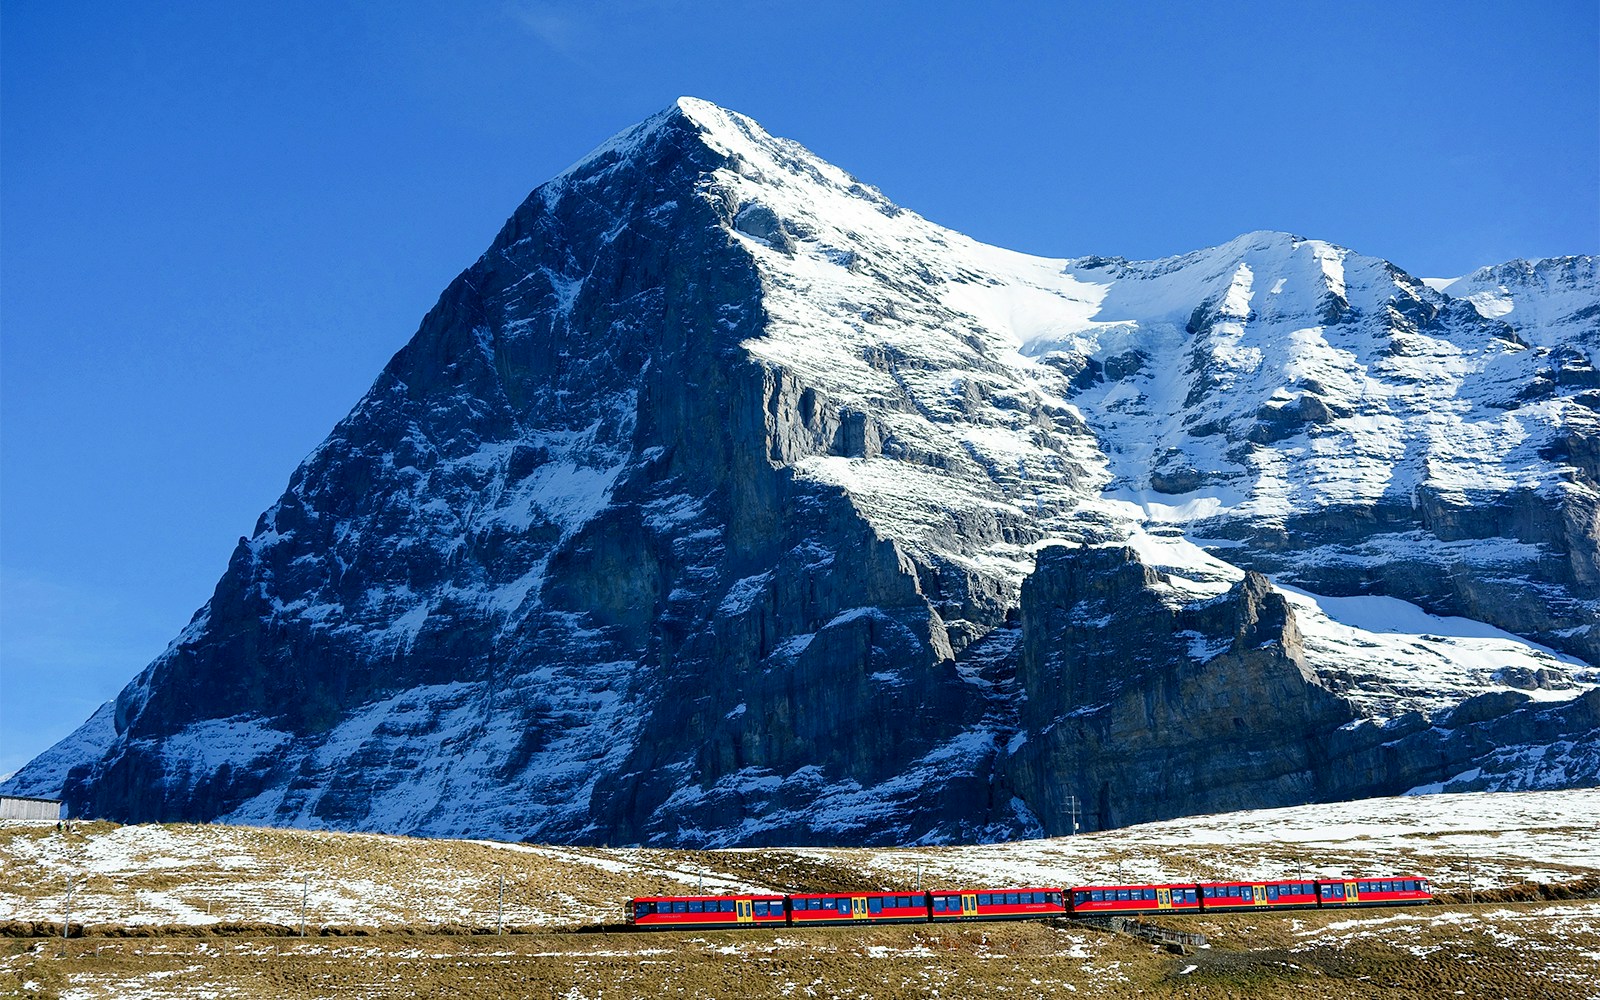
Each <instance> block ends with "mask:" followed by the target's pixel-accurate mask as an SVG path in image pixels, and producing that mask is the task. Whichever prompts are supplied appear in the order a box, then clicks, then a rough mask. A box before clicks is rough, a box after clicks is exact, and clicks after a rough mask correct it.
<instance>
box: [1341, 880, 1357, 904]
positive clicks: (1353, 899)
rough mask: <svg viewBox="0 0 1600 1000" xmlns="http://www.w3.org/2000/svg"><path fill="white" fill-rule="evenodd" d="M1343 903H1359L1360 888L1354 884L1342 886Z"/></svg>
mask: <svg viewBox="0 0 1600 1000" xmlns="http://www.w3.org/2000/svg"><path fill="white" fill-rule="evenodd" d="M1344 901H1345V902H1346V903H1359V902H1361V892H1360V886H1358V885H1357V884H1356V883H1354V882H1346V883H1345V884H1344Z"/></svg>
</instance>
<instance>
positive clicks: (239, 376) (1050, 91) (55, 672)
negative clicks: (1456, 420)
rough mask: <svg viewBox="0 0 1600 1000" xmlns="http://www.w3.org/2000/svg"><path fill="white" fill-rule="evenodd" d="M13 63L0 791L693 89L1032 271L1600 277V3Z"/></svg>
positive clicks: (155, 18) (106, 9) (415, 37)
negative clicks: (472, 272) (629, 133)
mask: <svg viewBox="0 0 1600 1000" xmlns="http://www.w3.org/2000/svg"><path fill="white" fill-rule="evenodd" d="M1135 6H1138V7H1139V8H1140V12H1136V13H1127V12H1125V11H1124V10H1123V9H1122V8H1125V7H1135ZM0 47H3V52H0V773H5V772H7V771H10V770H12V769H14V768H16V767H17V766H19V765H20V764H22V763H23V762H24V761H25V760H26V759H28V758H29V757H31V756H32V755H33V754H35V753H37V752H38V751H40V750H42V749H44V748H45V747H46V746H47V745H49V744H50V743H51V742H53V741H54V740H56V739H58V738H60V737H61V736H63V735H65V734H66V733H67V732H69V731H70V730H71V729H72V728H73V727H74V726H76V725H77V723H78V722H79V721H81V720H82V719H83V718H84V717H85V716H87V715H88V714H89V713H90V712H91V711H92V710H93V709H94V707H95V706H96V705H97V704H99V703H100V702H101V701H103V700H105V699H107V698H109V697H111V696H112V695H114V694H115V692H116V691H117V690H118V689H119V688H120V687H121V686H122V685H123V684H124V683H125V682H126V681H127V680H128V679H129V678H131V677H132V676H133V675H134V674H135V673H136V672H137V671H138V670H139V669H140V668H142V667H143V666H144V665H145V664H146V663H147V662H148V661H149V660H150V659H151V658H152V657H153V656H154V655H155V654H156V653H158V652H159V651H160V650H161V649H162V648H163V647H164V646H165V644H166V642H167V641H168V640H169V639H170V638H171V637H172V636H173V635H174V634H175V633H176V632H177V631H178V629H179V628H181V627H182V625H183V624H184V623H185V622H186V621H187V620H188V618H189V616H190V614H191V613H192V612H193V611H194V610H195V609H196V608H198V607H199V606H200V605H201V604H202V603H203V602H204V601H205V600H206V599H207V598H208V597H209V596H210V593H211V589H212V587H213V586H214V584H215V582H216V580H217V578H218V577H219V576H220V575H221V573H222V570H223V569H224V568H225V565H226V561H227V558H228V554H229V552H230V550H231V548H232V546H233V544H234V542H235V540H236V539H237V538H238V536H240V535H241V534H247V533H249V532H250V531H251V528H252V526H253V524H254V522H255V518H256V515H257V514H258V513H259V512H260V511H261V510H262V509H263V508H265V507H267V506H268V505H269V504H271V503H272V501H273V500H274V499H275V498H276V496H277V495H278V493H279V492H280V491H281V490H282V488H283V487H284V485H285V484H286V482H287V480H288V477H289V474H290V472H291V471H292V470H293V468H294V466H295V465H296V464H297V463H298V462H299V461H300V459H301V458H302V457H304V455H305V454H306V453H307V452H309V451H310V450H311V449H312V448H313V447H314V446H315V445H316V444H317V442H318V441H320V440H321V439H322V437H323V436H324V435H325V434H326V433H327V431H328V430H329V429H330V428H331V427H332V426H333V424H334V422H335V421H336V420H337V419H338V418H339V417H340V416H342V415H343V414H344V413H345V412H346V411H347V410H348V409H349V408H350V406H351V405H352V404H353V403H354V402H355V401H356V399H357V398H358V397H359V396H360V395H361V393H362V392H363V391H364V390H365V389H366V387H367V386H368V384H369V383H370V382H371V380H372V379H373V377H374V376H375V375H376V374H377V372H378V370H379V369H380V368H381V367H382V365H383V363H384V362H385V361H386V360H387V359H388V357H389V356H390V355H391V354H392V353H393V352H394V351H395V350H397V349H398V348H399V347H400V346H401V345H402V344H403V343H404V342H405V341H406V339H407V338H408V337H409V336H410V335H411V333H412V331H413V330H414V329H415V328H416V324H417V322H418V320H419V319H420V318H421V316H422V314H423V312H424V311H425V310H426V309H427V308H428V307H429V306H430V305H431V304H432V303H433V301H434V299H435V297H436V296H437V295H438V293H439V292H440V291H441V290H442V289H443V288H444V286H445V284H446V283H447V282H448V281H449V280H450V279H451V278H452V277H453V276H454V275H455V274H456V272H458V271H459V270H461V269H462V268H463V267H465V266H466V265H467V264H469V263H470V262H471V261H472V260H473V259H474V258H475V257H476V256H477V255H478V254H479V253H480V252H481V251H482V250H483V249H484V248H485V247H486V246H487V245H488V242H489V240H490V239H491V238H492V237H493V235H494V233H495V231H496V230H497V229H498V227H499V226H500V223H501V222H502V221H503V220H504V218H505V217H506V216H507V215H508V214H510V212H511V210H512V208H514V207H515V206H516V204H517V203H518V202H519V201H520V200H521V199H522V198H523V197H524V196H525V195H526V194H527V192H528V191H529V190H530V189H532V188H533V187H534V186H536V185H537V184H539V183H540V182H541V181H543V180H544V179H546V178H548V177H549V176H550V175H552V174H554V173H555V172H557V171H559V170H560V169H562V168H563V167H564V166H566V165H567V164H568V163H570V162H571V161H573V160H575V159H577V158H578V157H579V156H580V155H582V154H583V153H584V152H585V151H587V150H588V149H589V148H590V147H592V146H594V145H595V144H597V143H598V142H600V141H601V140H603V139H604V138H606V137H607V136H608V135H610V134H611V133H613V132H616V131H618V130H620V129H622V128H623V127H625V126H627V125H629V124H631V123H633V122H635V121H637V120H639V119H641V118H643V117H645V116H647V115H649V114H651V113H653V112H655V111H657V110H659V109H661V108H663V107H665V106H666V105H667V104H668V103H669V102H671V101H672V100H673V99H674V98H676V97H677V96H678V95H680V94H692V95H695V96H698V97H704V98H706V99H709V100H712V101H716V102H717V103H720V104H723V105H725V106H728V107H731V108H734V109H736V110H739V111H743V112H745V113H746V114H749V115H751V116H753V117H755V118H756V119H757V120H759V121H761V122H762V123H763V124H765V125H766V126H767V127H768V129H770V130H771V131H773V132H775V133H777V134H779V135H785V136H789V137H791V138H794V139H797V140H799V141H800V142H803V143H805V144H806V145H808V146H810V147H811V148H812V149H814V150H815V151H817V152H818V153H820V154H821V155H823V156H824V157H826V158H828V159H830V160H832V161H834V162H835V163H838V164H839V165H841V166H843V167H844V168H846V169H848V170H850V171H852V172H853V173H855V174H856V175H858V176H859V177H861V178H863V179H865V180H867V181H868V182H870V183H872V184H875V185H877V186H878V187H880V188H882V189H883V190H884V192H885V193H887V194H888V195H889V196H890V197H891V198H893V199H895V200H896V201H898V202H900V203H901V204H903V205H906V206H908V207H910V208H912V209H915V210H916V211H918V212H920V213H922V214H923V215H926V216H928V217H929V218H932V219H933V220H935V221H937V222H940V223H943V224H946V225H949V226H952V227H955V228H957V229H960V230H963V231H965V232H968V233H970V234H972V235H974V236H976V237H978V238H980V239H983V240H987V241H989V242H992V243H998V244H1001V245H1004V246H1009V247H1013V248H1016V249H1020V250H1028V251H1032V252H1036V253H1044V254H1051V255H1063V256H1065V255H1076V254H1089V253H1100V254H1122V255H1125V256H1129V257H1153V256H1160V255H1164V254H1169V253H1178V252H1182V251H1186V250H1191V249H1195V248H1198V247H1202V246H1207V245H1211V244H1215V243H1219V242H1222V241H1224V240H1226V239H1228V238H1230V237H1232V236H1234V235H1237V234H1238V233H1241V232H1245V231H1247V230H1252V229H1285V230H1290V231H1294V232H1298V233H1302V234H1305V235H1310V236H1316V237H1319V238H1323V239H1328V240H1332V241H1334V242H1336V243H1341V244H1344V245H1346V246H1350V247H1354V248H1356V249H1358V250H1361V251H1363V252H1366V253H1372V254H1376V255H1379V256H1383V257H1387V258H1389V259H1391V260H1393V261H1395V262H1396V263H1398V264H1399V265H1400V266H1402V267H1404V268H1406V269H1407V270H1410V271H1412V272H1413V273H1416V274H1419V275H1426V276H1451V275H1455V274H1459V273H1462V272H1464V271H1466V270H1468V269H1470V268H1471V267H1473V266H1475V265H1478V264H1482V263H1490V262H1496V261H1500V260H1505V259H1508V258H1511V257H1517V256H1549V255H1556V254H1566V253H1594V252H1597V251H1600V203H1597V198H1600V109H1597V103H1600V69H1597V62H1600V56H1597V52H1600V26H1597V5H1596V3H1595V2H1594V0H1576V2H1559V0H1549V2H1531V3H1526V4H1507V3H1504V2H1498V3H1479V2H1470V0H1468V2H1450V3H1394V2H1392V0H1391V2H1388V3H1358V2H1352V3H1338V4H1316V5H1313V4H1295V3H1279V2H1273V3H1249V2H1239V3H1228V4H1210V3H1181V4H1180V3H1171V4H1147V5H1124V4H1113V3H1109V2H1106V3H1097V4H1092V5H1091V4H1087V3H1069V2H1052V3H1034V4H1029V3H1007V4H971V3H931V2H923V3H871V2H861V0H856V2H847V3H838V2H829V0H805V2H795V3H787V2H770V3H725V2H716V0H697V2H693V3H691V2H666V0H662V2H645V0H632V2H619V0H609V2H607V0H599V2H554V0H550V2H538V0H523V2H516V0H483V2H461V3H443V4H439V3H430V4H421V3H400V2H384V3H354V2H352V3H333V2H317V3H304V4H296V3H271V4H233V3H209V2H208V3H184V2H180V3H173V4H166V3H163V4H159V5H157V4H82V3H71V2H49V3H46V2H24V0H4V2H3V3H0Z"/></svg>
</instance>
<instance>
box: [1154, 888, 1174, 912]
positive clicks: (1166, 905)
mask: <svg viewBox="0 0 1600 1000" xmlns="http://www.w3.org/2000/svg"><path fill="white" fill-rule="evenodd" d="M1156 909H1158V910H1170V909H1172V890H1171V889H1157V890H1156Z"/></svg>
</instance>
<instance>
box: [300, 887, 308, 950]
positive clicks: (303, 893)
mask: <svg viewBox="0 0 1600 1000" xmlns="http://www.w3.org/2000/svg"><path fill="white" fill-rule="evenodd" d="M310 900H311V876H310V875H307V876H306V877H305V881H304V882H302V883H301V884H300V936H301V937H305V936H306V904H307V903H308V902H310Z"/></svg>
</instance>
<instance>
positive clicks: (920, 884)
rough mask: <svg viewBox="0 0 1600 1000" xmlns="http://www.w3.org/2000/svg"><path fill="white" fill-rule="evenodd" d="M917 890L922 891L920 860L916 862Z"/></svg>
mask: <svg viewBox="0 0 1600 1000" xmlns="http://www.w3.org/2000/svg"><path fill="white" fill-rule="evenodd" d="M917 891H918V892H921V891H922V862H920V861H918V862H917Z"/></svg>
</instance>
